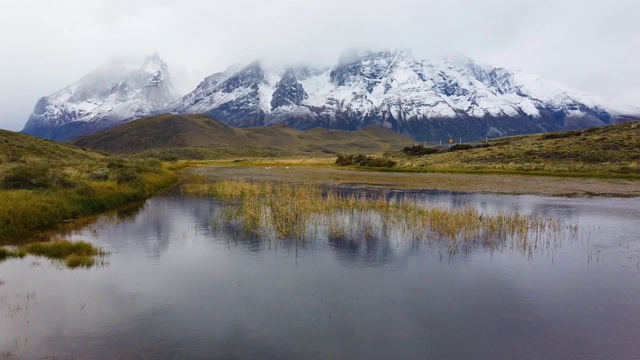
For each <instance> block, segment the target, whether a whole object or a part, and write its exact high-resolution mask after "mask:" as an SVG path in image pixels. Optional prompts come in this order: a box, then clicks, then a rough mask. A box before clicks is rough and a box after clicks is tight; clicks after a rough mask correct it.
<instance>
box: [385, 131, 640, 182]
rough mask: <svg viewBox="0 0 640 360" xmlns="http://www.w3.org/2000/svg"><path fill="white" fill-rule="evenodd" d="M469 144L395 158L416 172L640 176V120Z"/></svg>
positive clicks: (406, 167) (401, 154)
mask: <svg viewBox="0 0 640 360" xmlns="http://www.w3.org/2000/svg"><path fill="white" fill-rule="evenodd" d="M468 145H470V146H471V147H472V148H471V149H462V150H459V151H450V149H449V148H448V147H442V148H439V149H438V150H439V152H437V153H434V154H431V155H423V156H408V155H405V154H404V153H402V152H400V153H395V154H394V155H393V156H392V157H393V158H394V160H396V161H397V162H398V167H399V168H403V169H414V170H443V171H450V170H465V171H494V172H531V173H540V174H544V173H553V174H570V173H574V174H583V175H588V176H592V175H593V176H598V175H606V174H610V175H611V174H620V175H628V176H629V177H636V176H640V121H634V122H627V123H622V124H617V125H611V126H606V127H599V128H591V129H586V130H573V131H565V132H557V133H556V132H552V133H545V134H535V135H524V136H513V137H505V138H497V139H492V140H489V141H488V143H486V144H485V143H484V142H480V143H471V144H468ZM457 147H458V148H459V147H461V146H457Z"/></svg>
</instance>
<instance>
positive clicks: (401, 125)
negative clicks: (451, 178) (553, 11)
mask: <svg viewBox="0 0 640 360" xmlns="http://www.w3.org/2000/svg"><path fill="white" fill-rule="evenodd" d="M160 74H162V75H165V77H168V72H166V71H163V72H161V73H160ZM147 80H149V81H151V82H153V81H154V80H153V79H147ZM164 83H166V81H162V80H161V79H159V84H164ZM120 91H121V90H120V89H119V88H118V89H115V88H114V89H113V90H112V91H111V93H110V94H109V96H116V97H118V96H119V97H120V98H122V99H123V100H124V99H128V97H127V94H129V92H128V90H127V89H126V88H125V89H124V90H122V92H124V94H123V95H120ZM138 93H140V90H138ZM114 94H115V95H114ZM169 98H170V97H165V98H163V100H168V99H169ZM45 99H48V98H45ZM69 101H71V100H69ZM129 101H130V100H129ZM125 103H126V102H125ZM153 103H154V105H157V104H159V103H160V102H153ZM41 108H42V106H36V111H34V115H32V117H34V116H35V117H36V120H39V119H40V118H38V116H40V115H36V114H39V112H38V111H39V110H40V109H41ZM148 109H149V111H148V112H149V113H152V112H155V113H162V112H164V113H173V114H179V115H183V114H205V115H208V116H211V117H212V118H215V119H218V120H220V121H222V122H224V123H226V124H229V125H232V126H235V127H255V126H269V125H272V124H278V123H279V124H287V125H289V126H292V127H294V128H297V129H302V130H304V129H310V128H313V127H324V128H331V129H342V130H356V129H360V128H363V127H366V126H368V125H382V126H384V127H387V128H390V129H393V130H394V131H397V132H399V133H402V134H405V135H409V136H411V137H413V138H415V139H416V140H438V139H440V140H442V139H448V138H450V137H454V138H456V139H458V138H463V139H465V140H476V139H480V138H484V137H497V136H505V135H516V134H525V133H536V132H546V131H558V130H567V129H575V128H585V127H592V126H602V125H607V124H613V123H618V122H623V121H627V120H631V119H635V118H640V108H636V107H633V106H627V105H622V104H618V103H616V102H612V101H607V100H605V99H603V98H601V97H599V96H595V95H590V94H586V93H584V92H581V91H579V90H575V89H571V88H568V87H566V86H563V85H560V84H557V83H555V82H552V81H549V80H545V79H542V78H541V77H539V76H536V75H530V74H526V73H522V72H517V71H509V70H506V69H504V68H500V67H493V66H490V65H482V64H478V63H476V62H475V61H473V60H472V59H470V58H467V57H464V56H454V57H441V58H435V59H426V60H421V59H416V58H414V57H413V56H412V54H411V53H410V52H409V51H373V50H366V51H355V50H354V51H347V52H345V53H344V54H343V55H342V56H341V57H340V59H339V60H338V62H337V65H335V66H333V67H327V68H313V67H304V66H297V67H279V68H272V67H267V66H265V65H264V64H262V63H261V62H260V61H254V62H251V63H249V64H246V65H245V66H235V67H233V68H230V69H228V70H227V71H224V72H221V73H216V74H213V75H211V76H209V77H207V78H205V79H204V80H203V81H202V82H201V83H200V84H199V85H198V86H197V87H196V89H195V90H193V91H192V92H191V93H189V94H187V95H185V96H183V97H182V98H179V99H175V100H174V101H172V102H171V103H169V104H166V105H165V106H164V107H153V106H149V107H148ZM40 113H41V111H40ZM45 114H49V112H45ZM106 115H108V114H106ZM127 115H131V117H130V118H127V119H123V118H122V117H121V119H120V120H119V121H123V120H125V121H126V120H130V119H133V118H136V117H140V116H138V114H137V113H135V112H134V113H131V112H130V113H127ZM145 115H149V114H145ZM47 116H48V117H47V118H46V119H47V120H48V121H49V124H50V125H51V126H52V127H57V126H60V124H62V126H64V124H66V123H69V120H68V118H67V117H65V116H62V117H61V119H59V118H60V116H58V115H57V113H51V114H50V116H49V115H47ZM142 116H144V115H142ZM106 117H107V118H108V116H106ZM103 118H105V115H103V113H102V112H95V111H94V112H93V114H92V115H91V117H89V118H86V119H85V118H83V117H82V116H80V117H77V119H80V121H85V122H99V121H103V120H101V119H103ZM77 119H75V120H71V121H70V122H71V123H73V122H77ZM111 119H116V117H114V116H112V117H111ZM29 122H30V123H31V122H32V119H30V121H29ZM116 122H117V121H116ZM107 123H108V124H110V125H109V126H113V124H114V122H113V121H108V122H107ZM27 125H29V124H27ZM27 130H28V128H27V127H25V131H26V132H29V131H27ZM36 135H38V134H36ZM54 138H55V137H54Z"/></svg>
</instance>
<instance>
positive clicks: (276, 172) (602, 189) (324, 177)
mask: <svg viewBox="0 0 640 360" xmlns="http://www.w3.org/2000/svg"><path fill="white" fill-rule="evenodd" d="M190 172H191V173H192V174H195V175H201V176H203V177H204V178H206V179H210V180H217V179H237V180H249V181H283V182H292V183H309V184H324V185H333V186H343V185H344V186H350V187H361V188H388V189H415V190H445V191H461V192H480V193H495V194H513V195H525V194H530V195H542V196H571V197H575V196H612V197H634V196H640V181H635V180H622V179H599V178H573V177H552V176H533V175H506V174H505V175H503V174H500V175H496V174H465V173H408V172H407V173H403V172H377V171H354V170H348V169H338V168H333V167H329V166H311V165H308V164H300V163H287V162H284V161H282V162H278V163H272V164H268V163H265V164H252V165H237V164H229V163H226V164H225V163H203V164H200V166H199V167H197V168H195V169H192V170H191V171H190Z"/></svg>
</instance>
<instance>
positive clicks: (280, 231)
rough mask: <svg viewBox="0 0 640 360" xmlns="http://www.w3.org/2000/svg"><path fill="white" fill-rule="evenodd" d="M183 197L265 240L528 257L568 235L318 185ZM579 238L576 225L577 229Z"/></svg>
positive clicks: (513, 220) (523, 222)
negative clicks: (479, 250)
mask: <svg viewBox="0 0 640 360" xmlns="http://www.w3.org/2000/svg"><path fill="white" fill-rule="evenodd" d="M183 191H184V192H185V193H187V194H198V195H211V196H214V197H216V198H218V199H220V200H222V201H224V202H226V204H227V205H228V206H227V208H226V211H225V214H224V215H223V219H222V220H223V221H224V222H225V223H227V224H234V225H236V226H238V227H240V228H241V229H242V230H243V231H244V232H245V233H247V234H252V235H256V236H260V237H262V238H265V239H267V240H277V239H293V240H300V241H310V240H314V239H316V238H319V237H327V238H339V237H344V236H361V237H362V238H364V239H365V240H370V239H373V238H376V237H383V236H387V237H391V236H393V237H394V238H404V239H410V240H414V241H434V240H443V241H448V242H450V243H451V244H453V246H452V247H451V249H452V251H455V249H457V244H459V243H466V244H470V243H471V244H475V243H478V244H482V245H484V246H488V247H498V246H505V244H509V246H513V247H514V248H517V249H519V250H524V251H529V252H532V251H534V250H535V249H538V248H541V247H550V246H557V244H558V243H559V242H560V241H561V239H562V238H563V237H564V236H565V235H564V232H565V230H567V228H569V227H568V226H566V225H565V224H564V223H563V222H560V221H559V220H557V219H555V218H543V217H539V216H534V215H528V214H522V213H518V212H516V213H495V214H487V213H481V212H480V211H478V210H477V209H475V208H473V207H467V208H462V209H451V208H445V207H442V206H435V207H431V206H428V205H426V204H423V203H420V202H418V201H416V200H412V199H408V198H404V197H400V198H393V199H387V198H386V197H385V196H371V195H370V194H366V193H354V192H341V191H338V190H337V189H327V188H323V187H320V186H317V185H304V184H303V185H294V184H285V183H270V182H262V183H261V182H247V181H236V180H222V181H217V182H214V183H211V184H195V185H192V186H186V187H185V188H184V189H183ZM575 231H577V225H576V226H575Z"/></svg>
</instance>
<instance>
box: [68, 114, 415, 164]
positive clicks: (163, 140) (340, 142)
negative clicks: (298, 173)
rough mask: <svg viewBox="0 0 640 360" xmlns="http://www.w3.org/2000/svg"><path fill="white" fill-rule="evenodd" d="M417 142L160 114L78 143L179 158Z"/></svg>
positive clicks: (372, 148)
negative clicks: (225, 122)
mask: <svg viewBox="0 0 640 360" xmlns="http://www.w3.org/2000/svg"><path fill="white" fill-rule="evenodd" d="M413 142H414V141H413V140H412V139H410V138H408V137H405V136H403V135H400V134H398V133H396V132H394V131H392V130H388V129H385V128H383V127H381V126H370V127H367V128H364V129H361V130H358V131H341V130H329V129H322V128H315V129H311V130H308V131H300V130H296V129H293V128H290V127H288V126H284V125H274V126H268V127H256V128H233V127H230V126H228V125H225V124H223V123H221V122H219V121H216V120H213V119H211V118H209V117H206V116H204V115H185V116H178V115H168V114H167V115H159V116H153V117H148V118H143V119H139V120H136V121H133V122H130V123H128V124H125V125H122V126H119V127H117V128H114V129H111V130H107V131H104V132H101V133H97V134H93V135H90V136H86V137H83V138H80V139H77V140H75V141H74V142H73V144H74V145H76V146H80V147H84V148H90V149H97V150H101V151H105V152H109V153H115V154H133V153H136V154H141V155H147V156H157V155H162V154H164V155H165V156H167V155H171V154H173V155H175V156H176V157H178V158H220V157H225V156H231V155H235V156H238V155H245V156H246V155H256V156H265V155H268V156H273V155H277V154H283V155H285V154H286V155H300V154H309V155H319V154H335V153H341V152H362V153H383V152H386V151H390V150H399V149H401V148H403V147H405V146H407V145H410V144H413Z"/></svg>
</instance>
